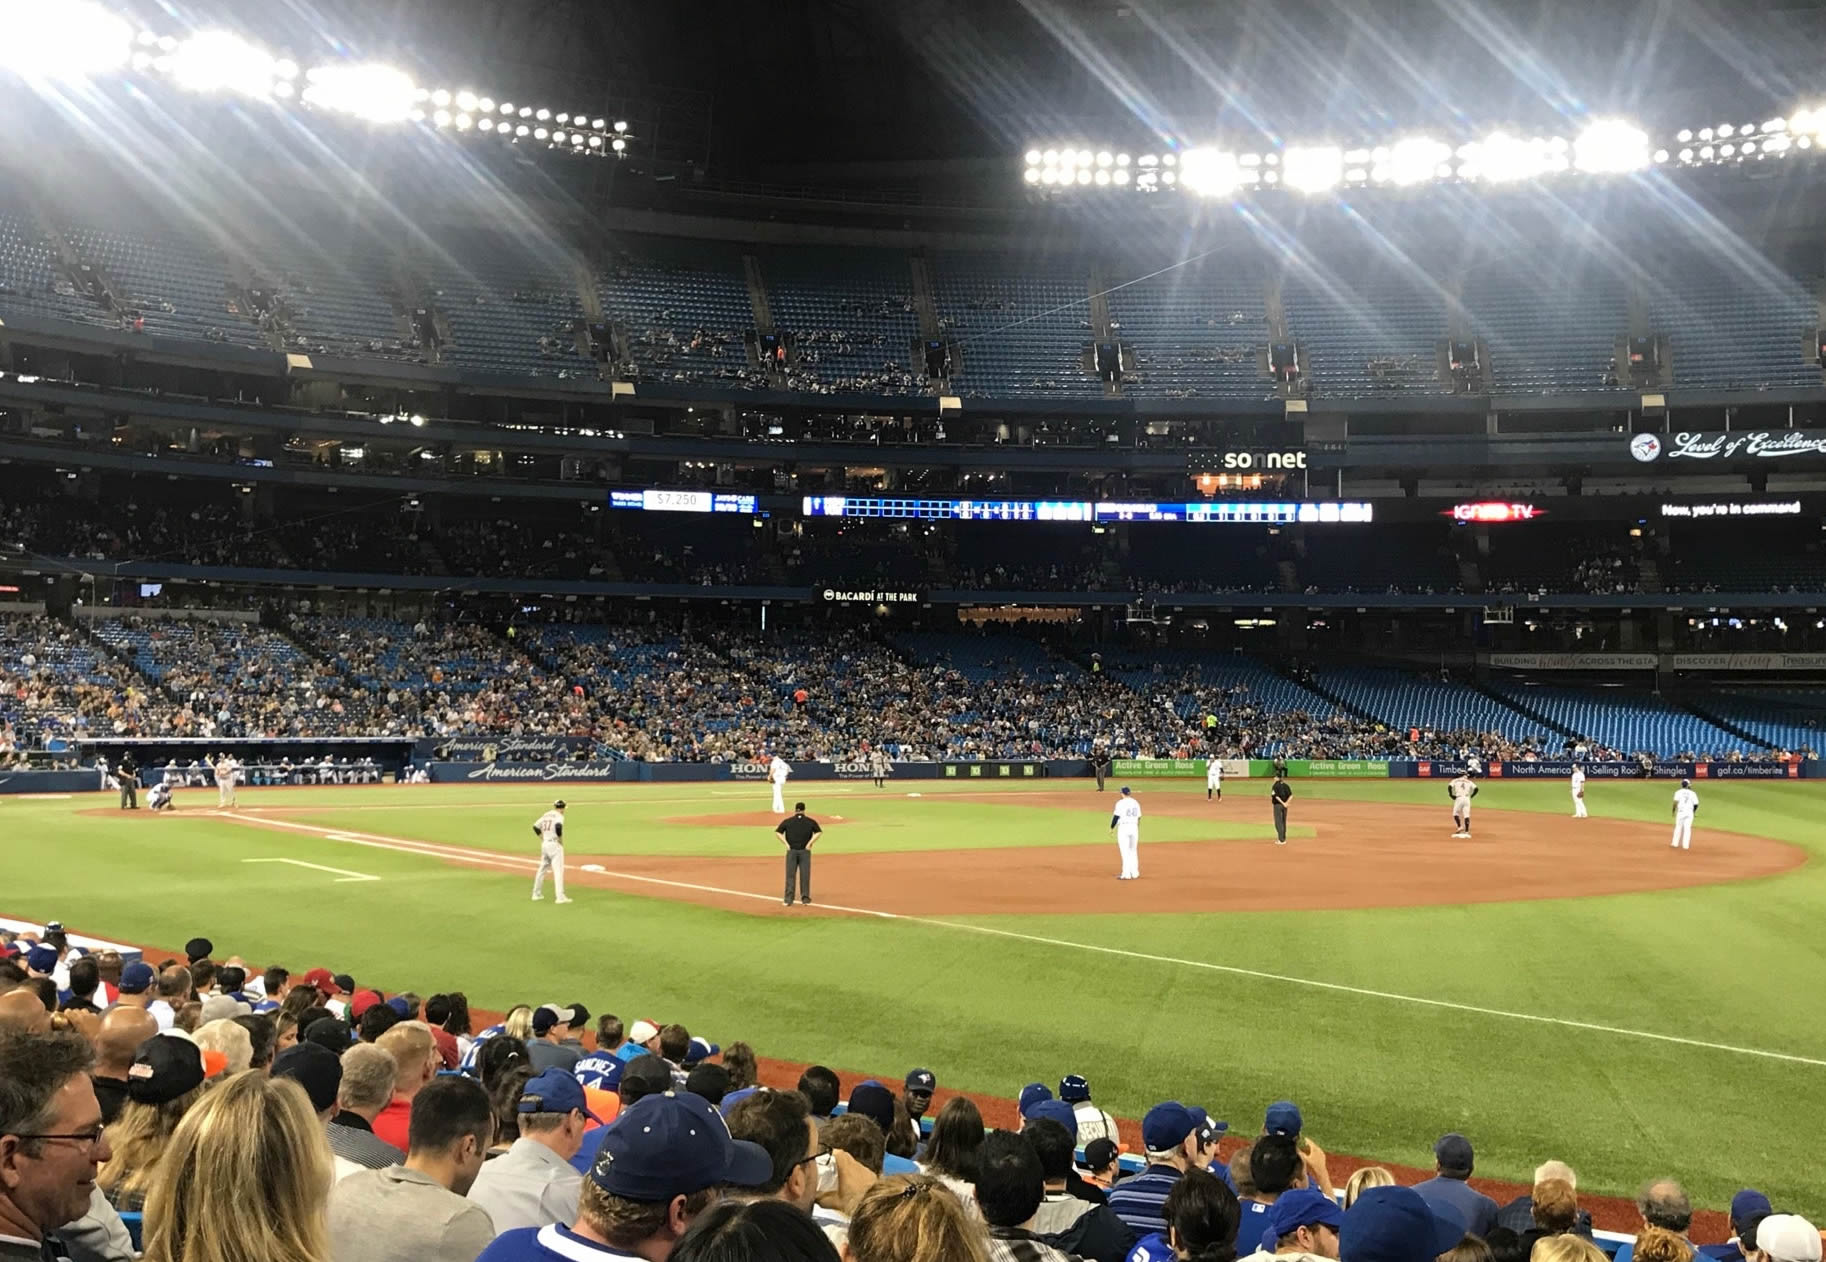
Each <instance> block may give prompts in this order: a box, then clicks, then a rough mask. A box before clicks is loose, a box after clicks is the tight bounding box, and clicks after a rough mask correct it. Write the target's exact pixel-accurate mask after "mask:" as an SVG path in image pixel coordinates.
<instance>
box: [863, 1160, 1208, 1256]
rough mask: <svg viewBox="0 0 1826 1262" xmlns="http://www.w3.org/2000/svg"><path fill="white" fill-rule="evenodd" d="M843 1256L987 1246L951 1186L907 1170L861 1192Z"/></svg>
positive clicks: (968, 1252) (941, 1252) (949, 1252)
mask: <svg viewBox="0 0 1826 1262" xmlns="http://www.w3.org/2000/svg"><path fill="white" fill-rule="evenodd" d="M843 1256H844V1258H845V1260H846V1262H989V1249H988V1242H987V1241H986V1240H985V1239H984V1236H983V1229H982V1227H981V1225H979V1224H978V1223H976V1222H974V1221H973V1220H972V1217H971V1214H970V1211H969V1210H967V1209H965V1208H964V1203H963V1202H962V1201H960V1200H958V1199H957V1196H956V1195H955V1194H954V1193H953V1192H952V1191H951V1189H950V1188H948V1187H946V1186H945V1185H944V1184H943V1183H941V1182H939V1181H938V1180H937V1179H933V1178H928V1177H926V1176H924V1175H907V1176H893V1177H890V1178H886V1179H881V1180H879V1181H878V1182H876V1183H875V1185H874V1186H873V1187H871V1188H869V1190H868V1191H866V1192H864V1193H863V1194H862V1197H861V1199H860V1200H858V1201H857V1202H856V1210H855V1212H854V1213H853V1214H852V1215H851V1216H850V1231H849V1240H848V1242H847V1243H846V1244H845V1246H844V1252H843ZM1221 1262H1228V1259H1223V1260H1221Z"/></svg>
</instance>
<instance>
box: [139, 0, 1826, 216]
mask: <svg viewBox="0 0 1826 1262" xmlns="http://www.w3.org/2000/svg"><path fill="white" fill-rule="evenodd" d="M135 3H137V4H140V5H142V6H145V7H147V8H148V11H149V12H150V11H151V9H152V6H156V9H157V11H158V12H159V13H161V14H163V15H164V16H163V18H162V21H163V22H165V23H169V22H170V21H171V19H172V18H173V17H176V18H178V19H180V20H183V21H188V22H194V23H195V24H196V25H198V26H203V25H208V24H210V23H212V22H220V21H222V20H224V17H225V15H232V19H231V20H232V21H233V22H234V23H235V24H236V25H237V26H240V27H241V28H242V29H244V30H246V31H248V33H250V34H253V33H258V34H260V35H261V36H262V37H263V38H265V39H268V40H271V41H274V42H278V43H282V44H284V45H286V46H288V47H290V48H292V49H294V50H296V51H298V52H305V53H311V54H317V55H322V54H328V53H332V52H349V53H352V54H354V55H357V56H363V57H374V58H380V59H385V60H390V61H395V62H398V63H399V64H402V65H405V66H407V67H408V68H410V69H412V70H414V71H415V72H416V73H419V74H421V75H423V76H425V77H426V79H427V80H429V79H430V78H436V79H439V80H443V81H450V82H452V83H454V82H456V81H459V80H471V81H473V85H474V86H475V87H476V89H477V90H478V91H481V90H491V91H494V92H497V93H502V94H506V93H514V94H517V95H519V96H521V97H525V96H528V95H530V94H532V93H534V92H539V93H546V94H549V93H551V92H553V91H557V90H563V91H567V92H574V93H576V94H578V95H579V96H581V97H585V98H587V99H588V103H589V104H590V108H592V109H594V108H597V102H598V101H604V100H609V99H626V98H656V99H662V100H664V101H665V102H667V108H669V109H670V110H672V112H673V115H674V116H675V117H681V118H682V117H691V118H694V119H695V118H697V117H698V116H700V115H701V121H702V132H703V138H702V144H703V147H704V149H705V153H704V160H705V161H706V162H707V163H708V165H709V166H710V167H711V169H712V170H713V171H714V172H715V173H716V174H717V175H718V176H719V177H721V178H725V179H729V178H751V179H760V180H769V181H782V180H792V181H794V182H800V181H807V180H813V179H816V180H820V181H825V182H839V183H840V182H843V181H844V178H845V170H844V168H845V167H846V166H848V165H850V164H861V165H858V166H855V167H854V168H853V169H854V173H855V174H856V175H857V177H858V178H861V179H867V178H870V175H871V174H872V175H873V176H875V177H879V176H881V175H883V174H886V173H888V172H889V171H890V170H891V169H892V167H893V166H894V165H900V164H908V169H916V168H918V167H923V168H924V169H925V170H926V171H927V172H928V173H929V174H937V173H938V172H941V171H942V170H943V169H944V164H946V163H958V164H960V169H961V167H962V166H964V165H966V164H968V165H985V164H988V163H1007V164H1009V165H1010V169H1011V170H1012V168H1013V164H1014V163H1015V162H1017V161H1018V155H1019V153H1020V152H1021V150H1022V149H1023V148H1025V146H1026V145H1027V143H1028V142H1029V141H1031V140H1033V139H1036V138H1045V137H1050V136H1067V135H1069V134H1071V133H1072V132H1074V131H1077V132H1081V133H1083V134H1084V135H1085V136H1086V137H1087V138H1101V139H1105V140H1108V141H1110V142H1113V143H1127V144H1134V145H1138V146H1139V145H1143V144H1145V143H1147V142H1148V141H1149V140H1151V139H1154V138H1158V137H1177V138H1180V139H1185V140H1191V141H1199V142H1203V141H1210V140H1213V139H1215V138H1218V137H1223V138H1225V139H1229V140H1234V141H1236V142H1238V143H1252V142H1262V141H1273V140H1287V139H1296V140H1297V139H1310V138H1314V137H1323V136H1324V135H1325V133H1326V132H1327V131H1328V130H1331V131H1348V132H1349V133H1350V134H1352V135H1353V136H1363V135H1374V134H1378V133H1383V132H1387V133H1391V134H1393V133H1396V132H1406V131H1413V130H1417V129H1421V128H1430V129H1434V130H1436V131H1445V132H1450V131H1452V130H1455V129H1456V128H1458V127H1459V126H1461V125H1462V126H1467V127H1482V126H1486V125H1489V124H1491V123H1502V122H1510V123H1515V124H1518V125H1522V126H1533V127H1546V126H1550V125H1552V124H1554V123H1556V122H1558V123H1560V124H1562V125H1564V123H1565V120H1566V119H1567V118H1568V117H1569V116H1580V115H1585V114H1589V113H1603V112H1612V111H1615V112H1622V113H1627V114H1630V115H1633V116H1635V117H1636V118H1638V119H1640V120H1642V121H1644V122H1652V123H1661V124H1665V125H1668V126H1684V125H1688V124H1691V125H1693V126H1695V127H1697V126H1701V125H1704V124H1705V123H1708V122H1716V121H1719V120H1720V119H1723V118H1727V117H1730V116H1732V115H1734V114H1736V113H1738V112H1741V111H1749V113H1750V114H1751V115H1754V116H1756V117H1762V116H1764V115H1766V114H1768V113H1782V112H1785V111H1787V110H1789V109H1791V108H1793V107H1794V106H1795V105H1797V104H1800V103H1803V102H1817V101H1818V100H1820V99H1822V98H1823V97H1826V67H1823V66H1822V61H1821V56H1820V53H1821V50H1822V49H1823V48H1826V0H1821V3H1795V2H1792V0H1790V2H1788V3H1780V4H1758V3H1754V0H1740V2H1738V3H1732V2H1731V0H1637V2H1635V3H1619V2H1618V0H1468V2H1464V3H1459V2H1454V0H1236V2H1229V0H896V2H894V3H888V2H887V0H768V2H767V3H761V4H756V3H753V2H752V0H746V2H743V3H736V2H735V0H698V2H696V3H682V2H676V0H663V2H656V0H595V2H588V0H314V2H312V0H283V3H280V4H273V5H266V6H258V7H257V8H250V7H248V6H242V5H234V6H228V5H226V3H225V0H193V2H192V3H190V4H188V5H183V4H174V3H170V0H135ZM693 139H694V142H695V138H693Z"/></svg>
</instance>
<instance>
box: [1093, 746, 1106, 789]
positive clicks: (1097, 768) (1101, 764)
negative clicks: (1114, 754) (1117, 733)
mask: <svg viewBox="0 0 1826 1262" xmlns="http://www.w3.org/2000/svg"><path fill="white" fill-rule="evenodd" d="M1091 772H1092V773H1093V774H1094V775H1095V776H1096V777H1097V792H1099V793H1101V792H1103V778H1104V777H1105V776H1107V775H1109V773H1110V751H1109V748H1108V747H1107V746H1105V745H1102V744H1099V745H1098V746H1097V747H1096V748H1095V749H1093V750H1091Z"/></svg>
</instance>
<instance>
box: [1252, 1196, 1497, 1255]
mask: <svg viewBox="0 0 1826 1262" xmlns="http://www.w3.org/2000/svg"><path fill="white" fill-rule="evenodd" d="M1283 1195H1284V1194H1283ZM1464 1238H1465V1224H1464V1222H1463V1220H1462V1219H1460V1218H1459V1217H1458V1215H1457V1214H1456V1213H1453V1212H1451V1211H1450V1210H1448V1209H1447V1208H1446V1207H1445V1206H1443V1205H1442V1206H1439V1207H1437V1208H1435V1207H1433V1206H1430V1205H1428V1204H1427V1202H1426V1201H1425V1200H1423V1199H1421V1195H1420V1193H1418V1192H1416V1191H1415V1190H1414V1189H1413V1188H1408V1187H1380V1188H1368V1189H1366V1190H1365V1191H1364V1192H1363V1193H1362V1194H1361V1195H1360V1196H1358V1197H1357V1199H1356V1201H1355V1202H1354V1203H1353V1204H1352V1205H1351V1207H1350V1208H1349V1209H1348V1210H1346V1211H1344V1223H1343V1225H1342V1226H1340V1227H1339V1228H1338V1256H1339V1257H1340V1258H1342V1259H1345V1262H1433V1259H1435V1258H1437V1257H1438V1256H1439V1255H1440V1254H1442V1253H1444V1252H1445V1251H1446V1250H1447V1249H1450V1248H1451V1247H1452V1246H1453V1245H1455V1244H1457V1243H1458V1242H1459V1241H1460V1240H1463V1239H1464Z"/></svg>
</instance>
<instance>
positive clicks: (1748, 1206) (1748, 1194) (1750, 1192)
mask: <svg viewBox="0 0 1826 1262" xmlns="http://www.w3.org/2000/svg"><path fill="white" fill-rule="evenodd" d="M1774 1212H1775V1206H1773V1205H1771V1204H1769V1198H1768V1197H1766V1196H1764V1195H1763V1194H1762V1193H1761V1192H1758V1191H1757V1190H1756V1189H1755V1188H1745V1189H1744V1190H1743V1191H1741V1192H1739V1193H1738V1194H1737V1195H1736V1196H1733V1197H1732V1198H1731V1221H1732V1222H1733V1223H1747V1222H1749V1221H1750V1220H1751V1219H1752V1218H1756V1217H1758V1216H1767V1215H1769V1214H1773V1213H1774Z"/></svg>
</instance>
